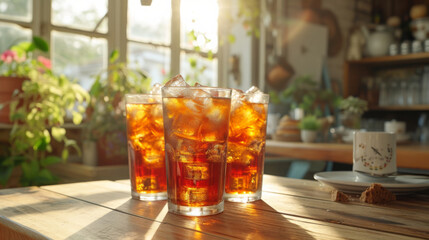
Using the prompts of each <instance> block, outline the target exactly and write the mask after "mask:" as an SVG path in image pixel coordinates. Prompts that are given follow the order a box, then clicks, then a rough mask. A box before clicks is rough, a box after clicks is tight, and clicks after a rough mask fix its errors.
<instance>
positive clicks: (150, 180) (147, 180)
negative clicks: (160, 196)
mask: <svg viewBox="0 0 429 240" xmlns="http://www.w3.org/2000/svg"><path fill="white" fill-rule="evenodd" d="M136 185H137V192H143V191H148V190H154V189H157V188H158V180H157V179H156V177H137V178H136Z"/></svg>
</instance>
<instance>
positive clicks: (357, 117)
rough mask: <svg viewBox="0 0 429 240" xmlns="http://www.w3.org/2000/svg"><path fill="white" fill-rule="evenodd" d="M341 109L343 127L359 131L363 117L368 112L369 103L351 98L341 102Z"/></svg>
mask: <svg viewBox="0 0 429 240" xmlns="http://www.w3.org/2000/svg"><path fill="white" fill-rule="evenodd" d="M339 109H340V111H341V116H340V119H341V123H342V125H343V126H345V127H347V128H352V129H359V128H360V124H361V119H362V115H363V114H364V113H365V111H367V110H368V102H367V101H366V100H363V99H360V98H357V97H353V96H349V97H347V98H345V99H342V100H341V101H340V103H339Z"/></svg>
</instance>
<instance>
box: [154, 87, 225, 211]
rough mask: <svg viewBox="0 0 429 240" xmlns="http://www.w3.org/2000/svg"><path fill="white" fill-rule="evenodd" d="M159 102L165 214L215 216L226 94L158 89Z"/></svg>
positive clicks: (222, 161) (204, 89)
mask: <svg viewBox="0 0 429 240" xmlns="http://www.w3.org/2000/svg"><path fill="white" fill-rule="evenodd" d="M162 98H163V99H162V101H163V112H164V126H165V128H164V130H165V151H166V155H167V180H168V209H169V211H170V212H173V213H177V214H182V215H187V216H205V215H212V214H216V213H221V212H222V211H223V208H224V206H223V204H224V202H223V193H224V187H225V164H226V144H227V137H228V123H229V113H230V105H231V90H230V89H222V88H209V87H164V88H162Z"/></svg>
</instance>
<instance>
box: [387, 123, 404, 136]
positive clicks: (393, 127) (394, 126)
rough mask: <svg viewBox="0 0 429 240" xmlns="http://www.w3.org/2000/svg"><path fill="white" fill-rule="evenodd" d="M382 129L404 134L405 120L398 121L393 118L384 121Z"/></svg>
mask: <svg viewBox="0 0 429 240" xmlns="http://www.w3.org/2000/svg"><path fill="white" fill-rule="evenodd" d="M384 131H385V132H391V133H396V134H398V135H401V134H405V131H406V125H405V122H399V121H395V120H392V121H388V122H384Z"/></svg>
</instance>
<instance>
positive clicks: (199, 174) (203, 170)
mask: <svg viewBox="0 0 429 240" xmlns="http://www.w3.org/2000/svg"><path fill="white" fill-rule="evenodd" d="M208 169H209V166H208V163H194V164H186V167H185V178H186V179H189V180H193V181H200V180H205V179H208V178H209V171H208Z"/></svg>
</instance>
